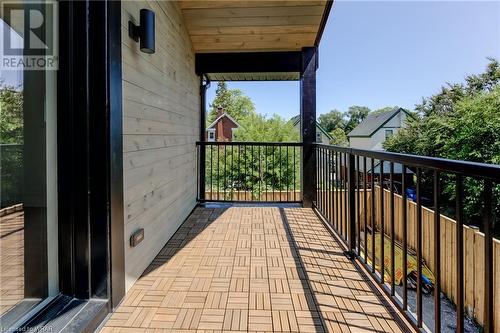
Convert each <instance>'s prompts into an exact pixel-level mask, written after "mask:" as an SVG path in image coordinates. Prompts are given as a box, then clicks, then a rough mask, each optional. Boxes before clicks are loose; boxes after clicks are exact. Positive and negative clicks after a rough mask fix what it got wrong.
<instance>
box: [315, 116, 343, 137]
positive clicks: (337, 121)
mask: <svg viewBox="0 0 500 333" xmlns="http://www.w3.org/2000/svg"><path fill="white" fill-rule="evenodd" d="M344 117H345V114H344V113H343V112H340V111H339V110H332V111H330V112H328V113H323V114H321V115H320V116H319V119H318V122H319V124H320V126H321V127H322V128H323V129H324V130H325V131H327V132H328V133H331V132H332V131H333V130H334V129H336V128H342V129H343V128H344V127H345V120H344Z"/></svg>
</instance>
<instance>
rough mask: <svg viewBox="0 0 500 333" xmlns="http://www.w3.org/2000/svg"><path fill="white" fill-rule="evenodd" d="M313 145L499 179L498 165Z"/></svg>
mask: <svg viewBox="0 0 500 333" xmlns="http://www.w3.org/2000/svg"><path fill="white" fill-rule="evenodd" d="M314 145H315V146H318V147H323V148H326V149H330V150H334V151H340V152H344V153H348V154H354V155H359V156H364V157H368V158H374V159H378V160H383V161H387V162H394V163H400V164H404V165H406V166H413V167H422V168H425V169H431V170H437V171H442V172H450V173H457V174H461V175H464V176H469V177H478V178H488V179H491V180H494V181H500V165H494V164H486V163H477V162H469V161H459V160H450V159H445V158H438V157H428V156H419V155H411V154H400V153H392V152H387V151H379V150H364V149H357V148H347V147H340V146H333V145H327V144H320V143H315V144H314Z"/></svg>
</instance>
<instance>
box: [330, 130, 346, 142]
mask: <svg viewBox="0 0 500 333" xmlns="http://www.w3.org/2000/svg"><path fill="white" fill-rule="evenodd" d="M330 136H331V137H332V140H330V144H332V145H336V146H347V145H348V144H349V140H348V139H347V135H346V134H345V132H344V130H343V129H342V128H339V127H337V128H335V129H334V130H333V131H331V132H330Z"/></svg>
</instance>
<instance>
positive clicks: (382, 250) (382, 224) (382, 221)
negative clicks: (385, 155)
mask: <svg viewBox="0 0 500 333" xmlns="http://www.w3.org/2000/svg"><path fill="white" fill-rule="evenodd" d="M379 177H380V179H379V182H380V283H381V284H384V281H385V279H384V271H385V262H384V255H385V248H384V243H385V214H384V213H385V211H384V210H385V207H384V195H385V194H384V192H385V191H384V161H383V160H380V175H379Z"/></svg>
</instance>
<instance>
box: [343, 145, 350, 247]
mask: <svg viewBox="0 0 500 333" xmlns="http://www.w3.org/2000/svg"><path fill="white" fill-rule="evenodd" d="M348 163H349V162H348V156H347V153H344V235H345V237H344V239H345V240H346V241H347V236H348V232H349V231H348V229H349V210H348V205H351V204H352V203H350V202H349V195H348V188H347V186H348V184H347V178H348V176H349V175H348V174H347V172H349V171H348V169H347V168H348Z"/></svg>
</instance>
